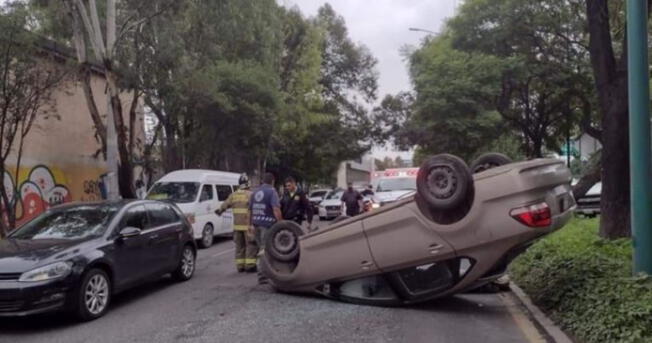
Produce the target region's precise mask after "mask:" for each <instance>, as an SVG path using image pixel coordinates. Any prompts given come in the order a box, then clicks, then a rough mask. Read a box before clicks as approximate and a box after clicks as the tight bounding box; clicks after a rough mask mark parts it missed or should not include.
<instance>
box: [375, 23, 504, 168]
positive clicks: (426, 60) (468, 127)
mask: <svg viewBox="0 0 652 343" xmlns="http://www.w3.org/2000/svg"><path fill="white" fill-rule="evenodd" d="M450 43H451V41H450V38H449V37H448V36H447V35H443V36H441V37H438V38H435V39H434V40H427V41H425V42H424V44H423V45H422V47H421V48H420V49H418V50H416V51H414V52H413V53H412V54H411V55H410V56H409V63H410V77H411V79H412V84H413V86H414V90H415V95H414V96H407V95H401V94H399V95H398V96H396V97H390V96H388V97H386V98H385V99H384V101H383V102H382V103H381V106H380V108H379V109H378V110H377V111H376V113H377V114H382V113H384V112H386V113H388V114H386V115H384V116H383V115H381V118H392V117H393V118H394V119H395V120H396V118H400V119H399V120H398V122H394V123H391V124H389V125H388V126H389V127H392V128H394V129H393V131H394V137H395V143H396V144H397V145H398V146H399V147H402V148H408V147H410V146H414V145H417V146H418V147H419V151H420V153H421V154H438V153H444V152H447V153H452V154H456V155H459V156H461V157H462V158H465V159H467V160H468V159H470V158H471V157H473V156H474V155H475V154H476V152H477V151H478V150H480V149H482V148H483V147H484V146H487V145H488V144H489V143H490V142H491V141H493V140H495V139H496V138H497V137H498V136H499V134H500V131H499V124H500V122H501V119H500V116H499V115H498V114H497V113H496V112H495V111H493V110H492V109H493V107H492V105H493V103H492V99H493V98H494V97H495V94H496V93H498V92H499V89H500V72H501V70H503V68H504V62H503V61H502V60H501V59H499V58H496V57H493V56H490V55H485V54H482V53H474V54H471V53H466V52H463V51H459V50H455V49H453V48H452V46H451V44H450ZM390 113H394V115H390ZM380 120H381V121H383V122H385V123H387V121H386V120H383V119H380Z"/></svg>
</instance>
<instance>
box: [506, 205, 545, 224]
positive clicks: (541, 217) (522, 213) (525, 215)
mask: <svg viewBox="0 0 652 343" xmlns="http://www.w3.org/2000/svg"><path fill="white" fill-rule="evenodd" d="M509 215H510V216H511V217H512V218H514V219H516V220H518V221H519V222H521V223H522V224H524V225H527V226H529V227H547V226H550V224H552V213H551V212H550V206H548V204H547V203H545V202H542V203H540V204H536V205H530V206H524V207H519V208H515V209H513V210H511V211H510V212H509Z"/></svg>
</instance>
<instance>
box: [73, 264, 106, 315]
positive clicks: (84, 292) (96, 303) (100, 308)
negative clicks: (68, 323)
mask: <svg viewBox="0 0 652 343" xmlns="http://www.w3.org/2000/svg"><path fill="white" fill-rule="evenodd" d="M110 301H111V281H110V279H109V276H108V275H107V273H106V272H105V271H103V270H101V269H97V268H94V269H91V270H89V271H88V272H86V274H84V277H83V278H82V282H81V284H80V286H79V288H78V290H77V294H76V302H75V307H74V310H75V312H76V313H75V314H76V315H77V318H79V319H80V320H82V321H89V320H93V319H97V318H99V317H101V316H103V315H104V314H105V313H106V311H107V309H108V308H109V303H110Z"/></svg>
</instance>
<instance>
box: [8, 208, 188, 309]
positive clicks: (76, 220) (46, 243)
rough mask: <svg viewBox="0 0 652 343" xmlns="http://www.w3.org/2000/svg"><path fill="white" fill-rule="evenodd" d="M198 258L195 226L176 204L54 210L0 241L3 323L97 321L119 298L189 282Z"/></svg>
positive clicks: (48, 211)
mask: <svg viewBox="0 0 652 343" xmlns="http://www.w3.org/2000/svg"><path fill="white" fill-rule="evenodd" d="M195 256H196V247H195V241H194V239H193V236H192V226H190V223H188V221H187V220H186V218H185V217H184V215H183V213H182V212H181V211H180V210H179V209H178V208H177V207H176V206H175V205H173V204H170V203H163V202H158V201H142V200H140V201H138V200H135V201H118V202H104V203H85V204H72V205H64V206H61V207H55V208H52V209H49V210H47V211H46V212H44V213H42V214H41V215H40V216H38V217H36V218H35V219H33V220H32V221H30V222H28V223H27V224H25V225H23V226H22V227H20V228H18V229H17V230H15V231H14V232H13V233H11V234H10V235H9V237H7V239H5V240H0V316H26V315H31V314H36V313H43V312H51V311H59V310H67V311H69V312H72V313H73V314H75V315H76V316H77V317H78V318H79V319H81V320H92V319H96V318H99V317H101V316H102V315H104V314H105V313H106V311H107V309H108V308H109V305H110V303H111V299H112V297H113V295H114V294H116V293H118V292H120V291H123V290H126V289H128V288H130V287H133V286H135V285H138V284H140V283H142V282H144V281H147V280H150V279H152V278H157V277H160V276H162V275H164V274H169V273H172V276H173V277H174V278H175V279H177V280H179V281H186V280H188V279H190V278H191V277H192V276H193V274H194V271H195Z"/></svg>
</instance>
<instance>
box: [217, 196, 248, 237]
mask: <svg viewBox="0 0 652 343" xmlns="http://www.w3.org/2000/svg"><path fill="white" fill-rule="evenodd" d="M249 199H251V191H250V190H249V189H242V188H241V189H238V190H237V191H235V192H234V193H231V195H229V197H228V198H227V199H226V200H225V201H224V202H223V203H222V206H221V207H220V210H221V211H222V212H224V211H226V210H227V209H229V208H232V209H233V230H235V231H247V229H249Z"/></svg>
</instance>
